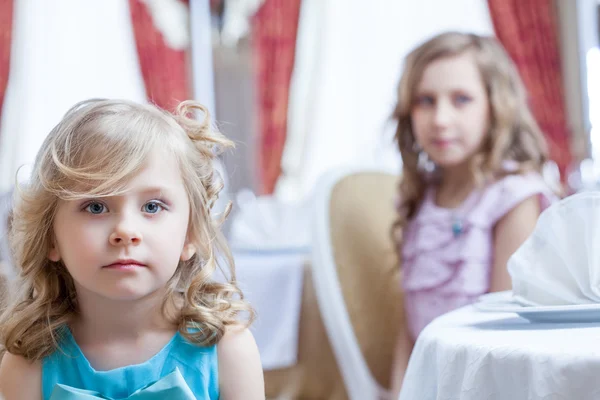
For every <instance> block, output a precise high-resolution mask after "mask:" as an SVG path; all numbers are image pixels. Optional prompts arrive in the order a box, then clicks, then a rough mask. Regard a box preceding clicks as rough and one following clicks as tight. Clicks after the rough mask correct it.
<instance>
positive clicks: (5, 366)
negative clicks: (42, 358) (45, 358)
mask: <svg viewBox="0 0 600 400" xmlns="http://www.w3.org/2000/svg"><path fill="white" fill-rule="evenodd" d="M0 393H1V394H2V396H3V397H2V399H3V400H40V399H41V398H42V366H41V363H40V362H30V361H27V360H26V359H25V358H23V357H21V356H15V355H12V354H10V353H5V354H4V357H3V358H2V363H1V364H0Z"/></svg>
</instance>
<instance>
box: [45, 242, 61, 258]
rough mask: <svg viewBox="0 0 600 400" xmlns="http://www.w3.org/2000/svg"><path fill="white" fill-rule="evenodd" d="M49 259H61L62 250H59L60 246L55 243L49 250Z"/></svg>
mask: <svg viewBox="0 0 600 400" xmlns="http://www.w3.org/2000/svg"><path fill="white" fill-rule="evenodd" d="M48 259H49V260H50V261H54V262H59V261H60V251H58V247H57V246H56V245H55V244H53V245H52V247H51V248H50V251H48Z"/></svg>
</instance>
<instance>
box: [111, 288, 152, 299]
mask: <svg viewBox="0 0 600 400" xmlns="http://www.w3.org/2000/svg"><path fill="white" fill-rule="evenodd" d="M156 292H157V289H156V288H143V287H139V286H138V287H115V288H112V290H110V291H109V292H107V293H103V295H104V297H106V298H108V299H111V300H114V301H137V300H142V299H144V298H147V297H149V296H151V295H152V294H155V293H156Z"/></svg>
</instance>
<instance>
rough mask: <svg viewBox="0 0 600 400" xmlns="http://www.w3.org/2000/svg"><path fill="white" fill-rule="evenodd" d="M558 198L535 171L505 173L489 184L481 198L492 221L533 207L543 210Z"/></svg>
mask: <svg viewBox="0 0 600 400" xmlns="http://www.w3.org/2000/svg"><path fill="white" fill-rule="evenodd" d="M556 200H558V197H557V196H556V195H555V194H554V193H553V191H552V189H551V188H550V186H549V185H548V184H547V183H546V181H545V180H544V178H543V177H542V176H541V175H540V174H539V173H537V172H530V173H526V174H512V175H507V176H505V177H503V178H501V179H499V180H497V181H496V182H494V183H492V184H490V185H489V186H488V187H487V188H486V190H485V195H484V198H483V202H484V204H485V209H486V210H487V213H488V214H489V217H490V218H491V220H492V222H494V223H495V222H497V221H499V220H501V219H503V218H504V217H508V214H509V213H510V214H511V215H513V216H514V215H515V214H522V213H524V212H526V211H527V210H530V211H531V210H532V209H533V208H535V209H536V210H537V213H538V214H539V212H541V211H543V210H544V209H546V208H547V207H548V206H550V205H551V204H552V203H554V202H555V201H556Z"/></svg>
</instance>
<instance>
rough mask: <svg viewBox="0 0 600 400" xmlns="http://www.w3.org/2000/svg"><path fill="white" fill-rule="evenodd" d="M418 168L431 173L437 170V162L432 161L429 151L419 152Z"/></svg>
mask: <svg viewBox="0 0 600 400" xmlns="http://www.w3.org/2000/svg"><path fill="white" fill-rule="evenodd" d="M417 169H418V170H419V171H421V172H422V173H425V174H431V173H433V172H434V171H435V163H434V162H433V161H431V159H430V158H429V156H428V155H427V153H425V152H424V151H423V150H421V151H420V152H419V158H418V159H417Z"/></svg>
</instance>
